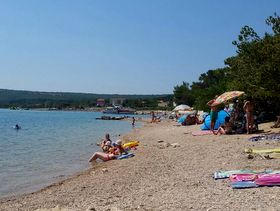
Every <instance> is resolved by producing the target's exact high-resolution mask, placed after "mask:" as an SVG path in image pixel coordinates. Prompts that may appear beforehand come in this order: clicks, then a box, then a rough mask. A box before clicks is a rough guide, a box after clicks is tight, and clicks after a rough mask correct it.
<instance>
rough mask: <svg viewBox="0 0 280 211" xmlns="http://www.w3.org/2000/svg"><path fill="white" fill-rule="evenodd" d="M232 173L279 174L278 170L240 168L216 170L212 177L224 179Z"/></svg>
mask: <svg viewBox="0 0 280 211" xmlns="http://www.w3.org/2000/svg"><path fill="white" fill-rule="evenodd" d="M233 174H280V170H271V169H265V170H259V171H255V170H249V169H241V170H231V171H216V172H214V179H225V178H229V177H230V176H231V175H233Z"/></svg>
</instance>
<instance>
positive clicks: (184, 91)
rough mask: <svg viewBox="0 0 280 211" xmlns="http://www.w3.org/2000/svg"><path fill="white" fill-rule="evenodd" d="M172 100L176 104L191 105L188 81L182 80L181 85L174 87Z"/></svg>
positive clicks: (191, 98)
mask: <svg viewBox="0 0 280 211" xmlns="http://www.w3.org/2000/svg"><path fill="white" fill-rule="evenodd" d="M173 93H174V101H175V103H176V104H187V105H189V106H193V103H194V98H193V96H192V94H191V90H190V86H189V84H188V83H186V82H184V81H183V84H182V85H177V86H175V87H174V90H173Z"/></svg>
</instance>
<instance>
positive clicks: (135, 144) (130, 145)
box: [122, 141, 139, 148]
mask: <svg viewBox="0 0 280 211" xmlns="http://www.w3.org/2000/svg"><path fill="white" fill-rule="evenodd" d="M138 145H139V141H130V142H127V143H125V144H123V145H122V146H123V148H127V147H136V146H138Z"/></svg>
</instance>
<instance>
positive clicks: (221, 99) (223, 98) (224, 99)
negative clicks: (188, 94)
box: [211, 91, 245, 106]
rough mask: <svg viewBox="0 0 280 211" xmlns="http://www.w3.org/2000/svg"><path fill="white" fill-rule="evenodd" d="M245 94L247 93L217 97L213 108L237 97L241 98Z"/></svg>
mask: <svg viewBox="0 0 280 211" xmlns="http://www.w3.org/2000/svg"><path fill="white" fill-rule="evenodd" d="M243 94H245V92H241V91H231V92H225V93H223V94H222V95H220V96H219V97H217V98H216V99H215V101H214V102H213V103H212V104H211V105H212V106H216V105H220V104H222V103H225V102H227V101H229V100H232V99H234V98H236V97H239V96H241V95H243Z"/></svg>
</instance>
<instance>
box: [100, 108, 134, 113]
mask: <svg viewBox="0 0 280 211" xmlns="http://www.w3.org/2000/svg"><path fill="white" fill-rule="evenodd" d="M102 112H103V114H135V112H136V110H135V109H131V108H122V107H119V106H114V107H107V108H106V110H104V111H102Z"/></svg>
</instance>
